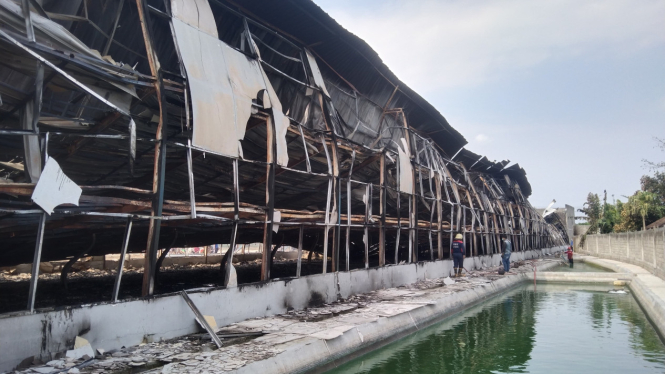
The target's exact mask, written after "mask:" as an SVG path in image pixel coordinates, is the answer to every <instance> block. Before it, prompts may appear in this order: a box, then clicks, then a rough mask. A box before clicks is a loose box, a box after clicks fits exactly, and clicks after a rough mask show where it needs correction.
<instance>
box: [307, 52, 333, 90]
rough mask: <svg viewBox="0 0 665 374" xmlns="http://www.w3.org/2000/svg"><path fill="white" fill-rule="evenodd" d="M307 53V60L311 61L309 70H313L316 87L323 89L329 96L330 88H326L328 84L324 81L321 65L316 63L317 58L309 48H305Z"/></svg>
mask: <svg viewBox="0 0 665 374" xmlns="http://www.w3.org/2000/svg"><path fill="white" fill-rule="evenodd" d="M305 54H306V55H307V62H308V63H309V70H310V71H311V72H312V76H313V77H314V85H316V87H318V88H320V89H321V91H322V92H323V93H324V94H325V95H326V96H328V97H330V94H328V90H327V89H326V84H325V82H324V81H323V76H322V75H321V71H320V70H319V65H317V64H316V59H315V58H314V56H312V54H311V53H310V52H309V50H307V49H305Z"/></svg>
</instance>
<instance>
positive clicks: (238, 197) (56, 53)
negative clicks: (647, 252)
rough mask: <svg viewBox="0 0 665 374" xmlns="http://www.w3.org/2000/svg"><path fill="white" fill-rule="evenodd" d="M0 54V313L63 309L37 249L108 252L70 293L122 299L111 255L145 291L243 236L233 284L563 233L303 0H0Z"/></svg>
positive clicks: (517, 179)
mask: <svg viewBox="0 0 665 374" xmlns="http://www.w3.org/2000/svg"><path fill="white" fill-rule="evenodd" d="M0 49H1V51H0V75H1V79H0V99H1V106H0V158H1V160H0V243H1V244H2V245H1V248H2V251H0V267H11V266H16V265H18V264H34V265H35V266H32V267H31V273H30V276H29V278H27V277H26V279H25V281H24V282H23V284H24V286H21V287H22V288H21V287H18V286H16V287H14V288H13V289H12V290H13V291H12V292H11V293H10V294H11V295H12V299H13V300H14V301H16V303H18V304H17V305H19V304H20V307H16V308H14V310H10V311H7V310H5V312H17V311H20V310H27V311H29V312H31V313H32V312H33V311H35V310H37V311H39V309H36V308H49V307H57V306H59V305H71V302H69V303H68V302H67V300H65V301H63V299H62V298H60V297H58V298H53V297H52V294H53V292H56V291H53V292H51V291H48V292H47V291H45V290H46V289H44V288H43V287H45V286H43V285H42V283H43V282H42V281H38V280H39V275H40V266H38V265H39V264H40V263H43V262H46V261H66V262H67V265H65V266H64V267H63V268H62V271H61V273H62V278H63V279H65V280H66V277H67V272H68V271H70V270H71V266H72V264H73V263H75V262H76V261H77V260H79V259H81V258H83V257H88V256H104V255H111V254H112V255H118V261H117V264H118V265H117V267H116V269H117V270H113V271H112V272H111V273H112V275H111V276H109V277H107V278H109V281H108V282H107V281H104V282H101V281H100V282H98V283H94V282H93V283H90V284H88V286H86V288H85V289H77V290H76V292H80V293H86V292H88V293H91V294H94V295H95V296H91V298H88V299H85V300H86V302H122V300H123V298H124V297H123V293H122V290H123V288H125V287H126V283H125V282H130V281H131V280H130V279H125V278H122V275H123V262H124V260H125V257H126V256H129V255H130V254H140V253H144V254H145V256H144V257H143V258H144V260H143V271H142V273H141V274H140V275H138V276H137V277H139V278H140V279H139V278H137V277H135V280H136V282H135V283H136V285H135V286H136V287H135V289H136V290H137V291H136V293H135V294H131V293H130V294H125V295H128V296H127V297H134V298H136V297H141V296H144V297H149V296H152V295H156V294H159V293H163V292H165V291H164V290H160V287H159V285H158V284H157V283H156V282H155V278H156V275H157V274H159V273H158V272H159V267H160V265H161V263H162V260H163V258H164V256H165V255H166V254H167V253H168V252H169V250H170V249H171V248H176V247H193V246H207V245H213V244H222V245H223V246H224V248H228V250H226V251H225V253H224V254H223V256H220V257H221V259H218V260H217V265H216V270H215V271H214V273H213V274H212V275H210V276H208V278H206V280H205V281H201V284H199V286H202V285H203V284H204V283H205V284H209V283H212V285H210V286H214V287H221V288H224V287H225V286H227V285H228V284H229V282H233V279H231V278H233V277H234V276H235V274H236V271H235V269H234V267H233V256H234V254H235V253H237V252H238V248H239V247H240V246H241V245H248V244H256V245H258V246H259V247H260V248H261V255H260V259H259V260H258V261H256V262H255V263H254V264H255V265H254V270H252V271H248V272H246V274H245V273H244V274H243V275H242V276H240V274H239V275H238V281H239V283H241V284H242V283H256V282H262V281H263V282H265V281H269V280H271V279H275V278H288V277H291V278H293V277H295V278H299V277H301V276H303V277H304V276H305V275H309V274H326V273H337V272H349V271H352V270H355V269H375V268H382V267H387V266H388V265H396V264H400V263H405V264H411V263H418V262H431V261H434V262H436V261H439V260H446V259H448V258H449V257H450V253H449V252H450V250H449V248H450V244H451V241H452V238H453V236H454V235H455V234H457V233H461V234H462V235H463V237H464V241H465V243H466V248H467V252H468V253H467V255H468V256H487V255H492V254H496V253H499V252H500V248H499V245H500V242H499V238H500V235H508V236H510V237H511V238H512V241H513V243H514V246H515V248H516V250H517V251H518V252H526V251H531V250H538V249H542V248H551V247H555V246H560V245H563V244H565V243H566V242H567V241H568V238H567V236H566V234H565V232H562V231H561V230H558V229H556V228H555V227H554V226H552V225H550V224H548V223H547V222H545V221H544V220H543V219H542V217H541V216H539V215H538V214H537V213H536V211H535V210H534V209H533V207H532V206H531V205H530V204H529V201H528V200H527V198H528V197H529V195H530V194H531V186H530V184H529V182H528V180H527V177H526V173H525V171H524V170H523V169H522V168H521V167H520V166H519V165H518V164H513V165H512V166H508V164H509V162H508V161H502V162H492V161H490V160H488V159H487V158H486V157H483V156H481V155H478V154H475V153H473V152H471V151H469V150H467V149H465V148H464V146H465V144H466V140H465V139H464V137H463V136H462V135H461V134H460V133H459V132H458V131H457V130H456V129H455V128H453V127H452V126H451V125H450V124H449V123H448V122H447V121H446V119H445V118H444V117H443V116H442V115H441V114H440V113H439V112H438V111H437V110H436V109H435V108H434V107H433V106H432V105H431V104H430V103H428V102H427V101H425V100H424V99H423V98H422V97H421V96H419V95H418V94H417V93H416V92H414V91H413V90H412V89H410V88H409V87H408V86H407V85H405V84H404V83H402V82H401V81H400V80H399V79H398V78H397V77H396V76H395V75H394V74H393V73H392V72H391V71H390V70H389V68H388V67H386V66H385V65H384V64H383V63H382V61H381V60H380V58H379V57H378V55H377V54H376V52H374V51H373V50H372V49H371V48H370V46H368V45H367V44H366V43H365V42H364V41H362V40H361V39H359V38H358V37H356V36H355V35H353V34H351V33H350V32H348V31H347V30H345V29H344V28H342V27H341V26H340V25H339V24H337V23H336V22H335V21H334V20H333V19H332V18H331V17H330V16H328V15H327V14H326V13H325V12H324V11H323V10H322V9H320V8H319V7H318V6H316V5H315V4H314V3H313V2H311V1H309V0H293V1H261V0H246V1H242V2H235V1H232V0H170V1H167V0H164V1H161V0H97V1H89V0H67V1H64V0H23V1H20V0H13V1H12V0H0ZM285 247H289V248H293V249H294V250H297V256H296V258H297V261H294V262H293V266H291V267H287V268H280V269H281V270H280V272H279V273H275V272H274V270H273V272H272V273H271V269H273V268H274V263H273V262H274V261H273V258H274V255H275V252H276V251H277V250H278V249H280V248H285ZM304 253H309V254H310V255H309V256H307V255H304ZM312 254H314V257H315V260H312ZM308 257H309V259H308ZM317 259H318V260H317ZM285 269H286V270H285ZM159 275H160V276H161V274H159ZM194 283H196V282H194ZM58 284H59V283H58ZM17 287H18V288H17ZM127 287H128V286H127ZM0 288H2V286H1V285H0ZM168 290H171V289H170V288H169V289H168ZM14 291H15V292H14ZM71 292H74V291H73V290H70V293H71ZM95 297H97V299H95ZM75 299H76V298H75Z"/></svg>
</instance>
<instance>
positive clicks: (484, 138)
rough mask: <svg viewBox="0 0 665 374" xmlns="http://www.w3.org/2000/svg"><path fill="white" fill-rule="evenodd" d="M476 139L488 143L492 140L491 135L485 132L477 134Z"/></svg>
mask: <svg viewBox="0 0 665 374" xmlns="http://www.w3.org/2000/svg"><path fill="white" fill-rule="evenodd" d="M475 139H476V142H478V143H487V142H489V141H490V138H489V136H487V135H485V134H478V135H476V138H475Z"/></svg>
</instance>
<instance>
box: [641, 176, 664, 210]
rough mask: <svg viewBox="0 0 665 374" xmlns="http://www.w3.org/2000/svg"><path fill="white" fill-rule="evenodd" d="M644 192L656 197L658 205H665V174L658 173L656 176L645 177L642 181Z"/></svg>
mask: <svg viewBox="0 0 665 374" xmlns="http://www.w3.org/2000/svg"><path fill="white" fill-rule="evenodd" d="M640 185H641V187H642V191H646V192H651V193H652V194H654V195H655V197H656V200H657V202H658V204H660V205H665V173H661V172H658V171H657V172H656V173H655V174H654V176H653V177H652V176H649V175H643V176H642V178H641V179H640Z"/></svg>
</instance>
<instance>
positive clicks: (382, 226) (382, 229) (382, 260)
mask: <svg viewBox="0 0 665 374" xmlns="http://www.w3.org/2000/svg"><path fill="white" fill-rule="evenodd" d="M379 164H380V165H379V169H380V170H379V201H380V202H379V205H380V206H379V214H380V215H381V219H380V221H379V266H384V265H385V264H386V186H385V180H386V175H385V174H386V154H385V152H384V153H381V159H380V161H379Z"/></svg>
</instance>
